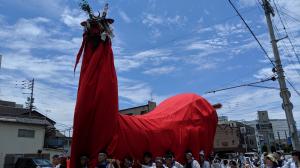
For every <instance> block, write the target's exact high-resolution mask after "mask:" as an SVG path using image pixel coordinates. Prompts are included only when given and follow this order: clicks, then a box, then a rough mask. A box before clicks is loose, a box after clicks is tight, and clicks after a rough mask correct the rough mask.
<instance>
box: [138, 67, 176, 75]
mask: <svg viewBox="0 0 300 168" xmlns="http://www.w3.org/2000/svg"><path fill="white" fill-rule="evenodd" d="M175 70H176V68H175V67H174V66H165V67H158V68H151V69H149V70H146V71H144V72H143V73H144V74H147V75H154V76H155V75H162V74H169V73H171V72H174V71H175Z"/></svg>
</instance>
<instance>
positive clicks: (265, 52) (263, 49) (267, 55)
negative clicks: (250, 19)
mask: <svg viewBox="0 0 300 168" xmlns="http://www.w3.org/2000/svg"><path fill="white" fill-rule="evenodd" d="M228 1H229V3H230V5H231V6H232V7H233V9H234V10H235V11H236V13H237V14H238V16H239V17H240V18H241V19H242V21H243V22H244V24H245V25H246V27H247V28H248V30H249V31H250V33H251V34H252V36H253V37H254V39H255V40H256V42H257V43H258V44H259V46H260V48H261V49H262V51H263V52H264V54H265V55H266V57H267V58H268V59H269V61H270V63H271V64H272V65H273V67H275V64H274V62H273V61H272V59H271V58H270V56H269V54H268V53H267V51H266V50H265V48H264V47H263V46H262V44H261V43H260V41H259V40H258V38H257V37H256V35H255V34H254V32H253V31H252V30H251V28H250V27H249V25H248V24H247V22H246V21H245V19H244V18H243V16H242V15H241V14H240V12H239V11H238V10H237V8H236V7H235V6H234V4H233V3H232V2H231V0H228Z"/></svg>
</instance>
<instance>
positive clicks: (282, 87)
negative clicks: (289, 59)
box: [262, 0, 300, 150]
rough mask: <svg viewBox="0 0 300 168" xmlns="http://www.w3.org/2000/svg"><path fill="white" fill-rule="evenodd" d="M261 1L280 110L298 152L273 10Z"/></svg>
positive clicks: (265, 2)
mask: <svg viewBox="0 0 300 168" xmlns="http://www.w3.org/2000/svg"><path fill="white" fill-rule="evenodd" d="M262 1H263V7H264V11H265V15H266V20H267V24H268V28H269V33H270V38H271V43H272V49H273V53H274V58H275V65H276V67H275V71H276V73H277V75H278V82H279V86H280V97H281V98H282V100H283V103H282V108H283V109H284V111H285V115H286V119H287V122H288V126H289V131H290V137H291V139H292V144H293V149H294V150H300V145H299V138H298V134H297V127H296V124H295V120H294V116H293V112H292V109H293V104H292V103H291V101H290V97H291V93H290V92H289V90H288V88H287V87H286V83H285V76H284V71H283V68H282V64H281V60H280V56H279V51H278V46H277V42H278V41H279V40H278V39H276V38H275V34H274V30H273V25H272V20H271V15H272V16H273V17H274V16H275V14H274V11H273V8H272V6H271V4H270V3H269V1H268V0H262Z"/></svg>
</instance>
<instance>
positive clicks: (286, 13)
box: [280, 7, 300, 23]
mask: <svg viewBox="0 0 300 168" xmlns="http://www.w3.org/2000/svg"><path fill="white" fill-rule="evenodd" d="M280 8H281V9H284V10H286V11H287V12H283V11H281V13H283V14H285V15H287V16H289V17H290V18H291V19H294V20H295V21H297V22H299V23H300V20H299V19H297V18H295V17H293V16H292V15H290V14H288V13H293V12H291V11H289V10H287V9H286V8H284V7H280ZM294 15H296V14H295V13H294ZM299 17H300V16H299Z"/></svg>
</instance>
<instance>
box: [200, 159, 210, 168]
mask: <svg viewBox="0 0 300 168" xmlns="http://www.w3.org/2000/svg"><path fill="white" fill-rule="evenodd" d="M201 168H210V164H209V162H208V161H206V160H205V161H204V163H203V165H201Z"/></svg>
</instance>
